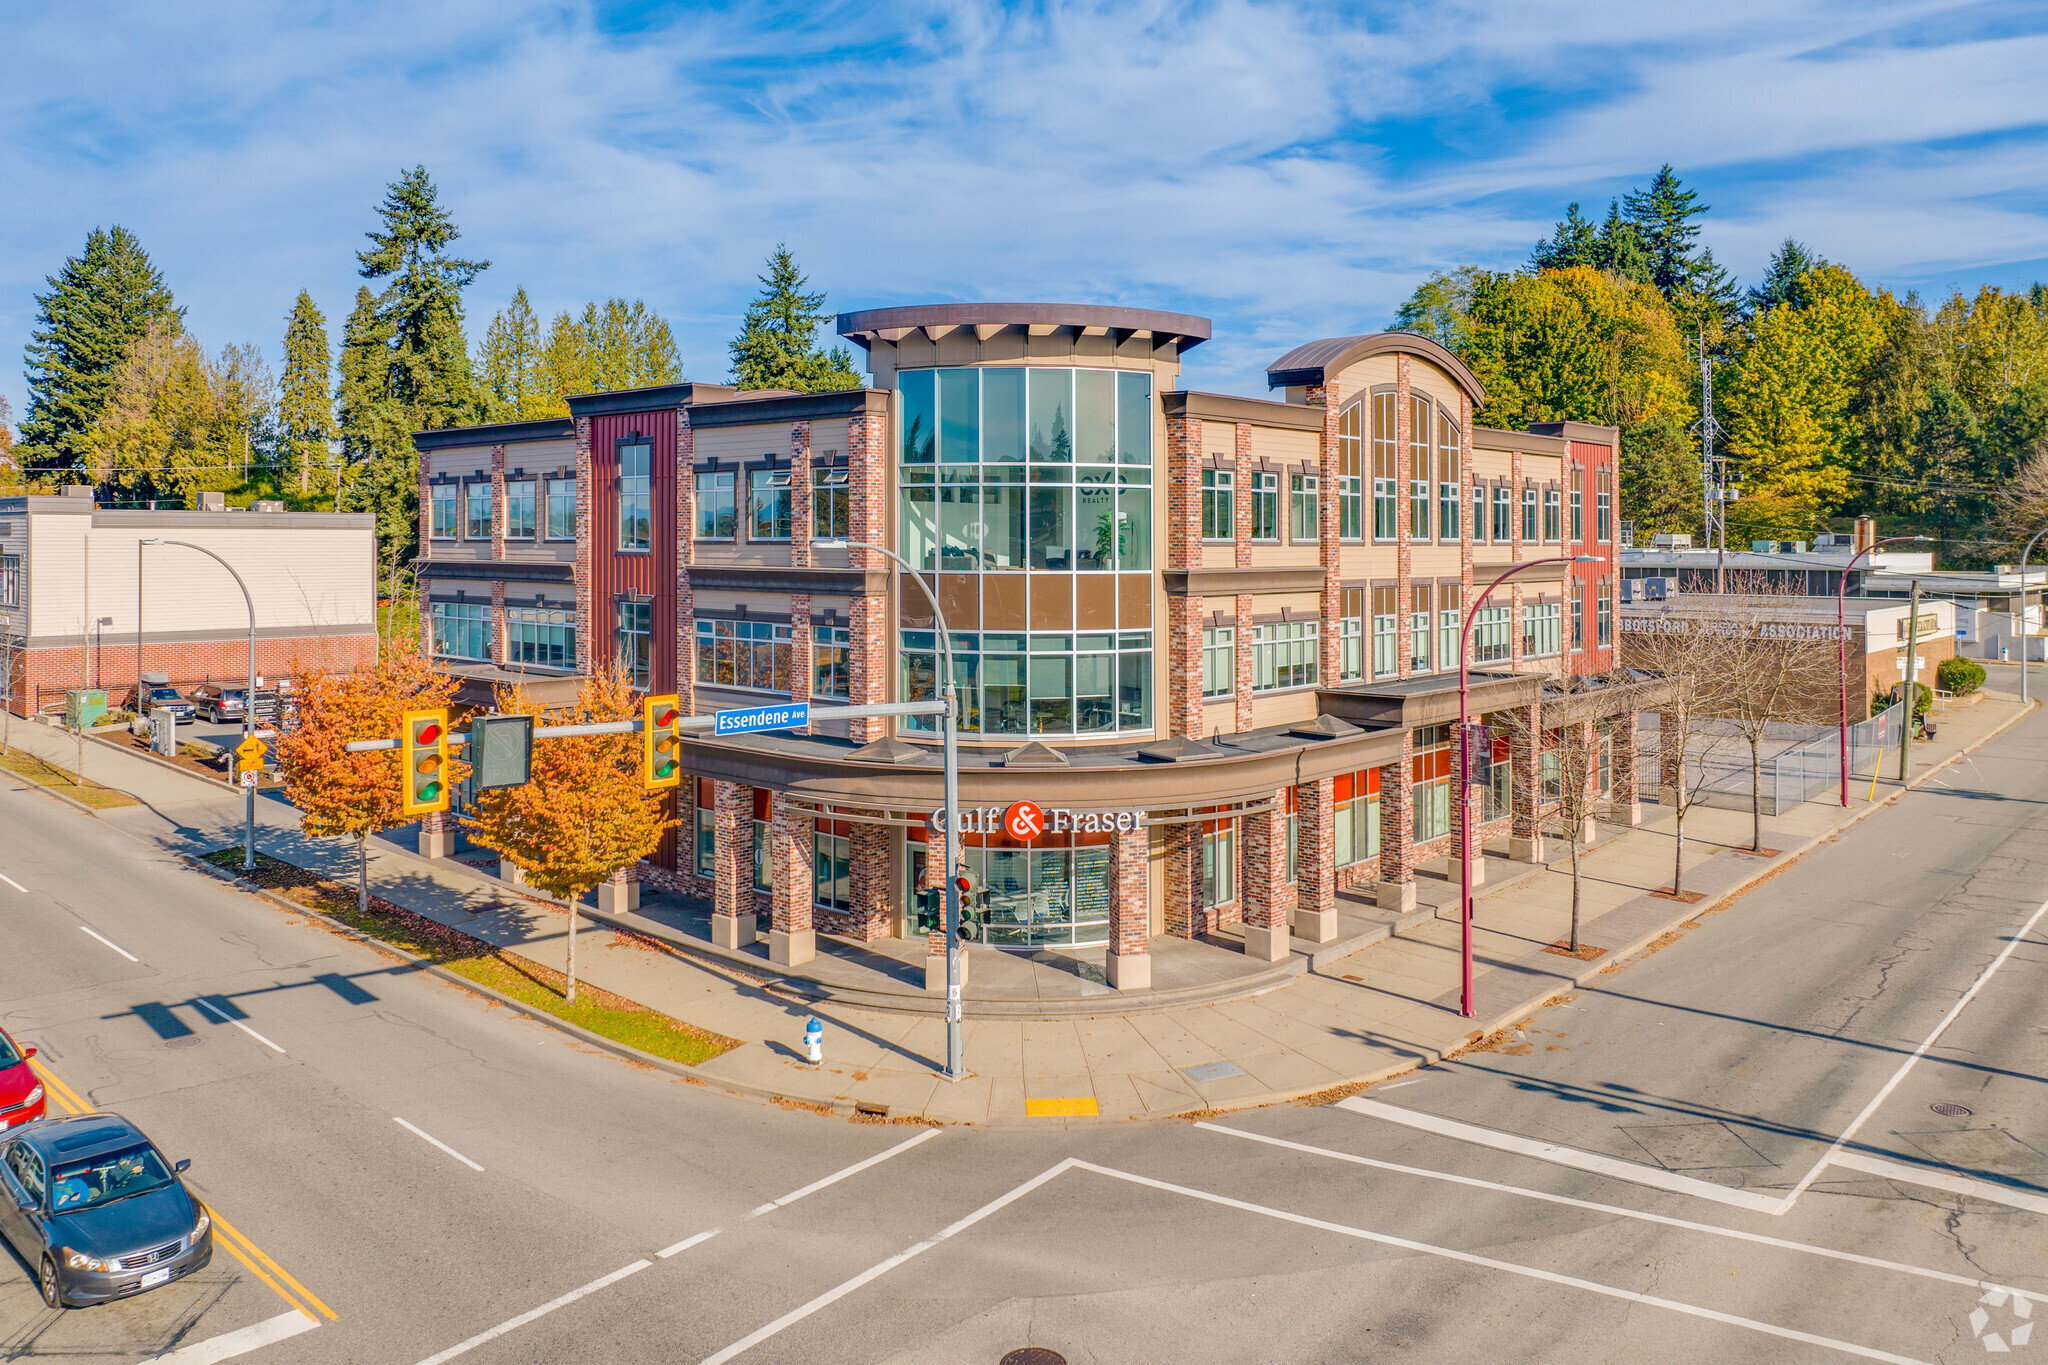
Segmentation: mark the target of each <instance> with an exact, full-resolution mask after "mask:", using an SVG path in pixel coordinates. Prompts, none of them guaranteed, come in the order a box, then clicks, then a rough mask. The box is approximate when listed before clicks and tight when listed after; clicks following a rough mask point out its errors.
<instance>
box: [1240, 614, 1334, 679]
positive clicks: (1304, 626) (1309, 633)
mask: <svg viewBox="0 0 2048 1365" xmlns="http://www.w3.org/2000/svg"><path fill="white" fill-rule="evenodd" d="M1318 625H1319V623H1318V622H1315V621H1273V622H1269V623H1268V624H1266V625H1263V626H1253V627H1252V691H1254V692H1275V691H1278V690H1280V689H1281V688H1283V687H1313V686H1314V685H1315V681H1316V639H1317V627H1318Z"/></svg>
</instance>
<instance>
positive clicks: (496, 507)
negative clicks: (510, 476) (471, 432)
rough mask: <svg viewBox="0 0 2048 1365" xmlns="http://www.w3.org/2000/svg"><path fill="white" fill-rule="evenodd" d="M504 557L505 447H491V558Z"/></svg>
mask: <svg viewBox="0 0 2048 1365" xmlns="http://www.w3.org/2000/svg"><path fill="white" fill-rule="evenodd" d="M504 557H505V447H503V446H492V447H491V558H492V559H503V558H504Z"/></svg>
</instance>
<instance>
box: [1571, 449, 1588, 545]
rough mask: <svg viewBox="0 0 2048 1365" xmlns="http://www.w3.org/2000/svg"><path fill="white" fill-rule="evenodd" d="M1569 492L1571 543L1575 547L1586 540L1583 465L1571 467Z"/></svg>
mask: <svg viewBox="0 0 2048 1365" xmlns="http://www.w3.org/2000/svg"><path fill="white" fill-rule="evenodd" d="M1571 491H1572V505H1571V513H1572V543H1573V544H1574V545H1576V544H1578V543H1579V542H1581V541H1583V540H1584V539H1585V538H1586V468H1585V466H1584V465H1579V464H1574V465H1573V466H1572V490H1571Z"/></svg>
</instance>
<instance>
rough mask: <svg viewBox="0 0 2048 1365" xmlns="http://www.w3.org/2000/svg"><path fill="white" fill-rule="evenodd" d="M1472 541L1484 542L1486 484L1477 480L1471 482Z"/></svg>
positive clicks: (1476, 543)
mask: <svg viewBox="0 0 2048 1365" xmlns="http://www.w3.org/2000/svg"><path fill="white" fill-rule="evenodd" d="M1472 543H1473V544H1474V545H1484V544H1485V543H1486V485H1485V484H1483V483H1479V482H1477V481H1474V483H1473V484H1472Z"/></svg>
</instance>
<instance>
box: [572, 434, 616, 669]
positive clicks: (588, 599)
mask: <svg viewBox="0 0 2048 1365" xmlns="http://www.w3.org/2000/svg"><path fill="white" fill-rule="evenodd" d="M590 480H591V460H590V419H589V418H588V417H578V418H577V419H576V670H577V672H579V673H591V672H594V671H595V670H596V669H598V668H599V667H601V666H603V664H606V663H609V661H610V659H611V647H612V626H611V622H610V621H606V622H605V629H604V642H603V645H602V646H600V645H599V642H598V640H597V639H596V631H597V603H596V601H595V600H594V599H593V598H592V595H591V594H592V592H593V591H594V589H593V588H592V585H591V567H592V560H591V556H592V553H593V550H594V547H593V546H592V544H591V540H590V534H591V525H590V509H591V498H592V492H591V487H590Z"/></svg>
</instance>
